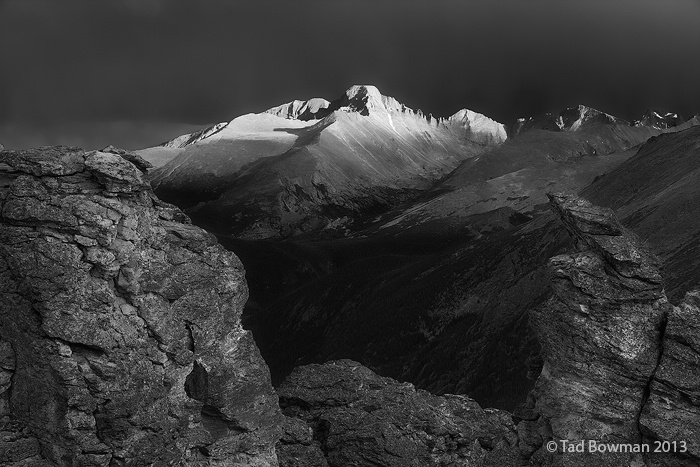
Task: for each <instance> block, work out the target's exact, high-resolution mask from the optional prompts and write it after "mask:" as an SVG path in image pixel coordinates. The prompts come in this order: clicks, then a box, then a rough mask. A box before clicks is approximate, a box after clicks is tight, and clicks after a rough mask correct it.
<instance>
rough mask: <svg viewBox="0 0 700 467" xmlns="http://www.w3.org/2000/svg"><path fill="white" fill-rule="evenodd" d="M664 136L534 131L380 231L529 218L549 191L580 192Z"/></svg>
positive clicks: (591, 129)
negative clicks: (484, 217)
mask: <svg viewBox="0 0 700 467" xmlns="http://www.w3.org/2000/svg"><path fill="white" fill-rule="evenodd" d="M659 133H660V131H659V130H657V129H654V128H650V127H632V126H630V125H628V124H626V123H625V124H619V123H614V124H595V125H589V126H588V127H586V128H583V129H580V130H578V131H548V130H530V131H527V132H524V133H522V134H520V135H518V136H516V137H514V138H511V139H509V140H508V141H506V142H505V143H504V144H502V145H500V146H498V147H495V148H493V149H492V150H491V151H488V152H486V153H485V154H483V155H481V156H479V157H474V158H472V159H469V160H465V161H463V162H462V163H461V164H460V165H459V166H458V167H457V168H456V169H455V170H454V171H453V172H452V173H450V174H449V175H448V176H447V177H445V178H444V179H443V180H442V181H441V182H440V183H439V184H437V185H436V186H435V187H434V190H433V191H432V194H433V197H432V198H429V199H427V200H426V201H424V202H423V203H421V204H417V205H414V206H412V207H410V208H409V209H402V210H396V211H395V212H389V213H388V214H387V215H385V216H384V217H383V218H382V220H381V221H380V222H379V223H380V224H382V225H381V226H380V227H379V228H394V229H397V230H404V229H415V228H420V229H423V230H425V229H436V230H443V229H453V228H455V226H460V225H464V223H465V219H466V218H469V217H470V216H474V215H476V214H483V213H487V212H490V211H493V210H496V209H504V208H507V209H510V210H511V211H512V212H518V213H520V214H524V215H529V213H531V212H532V211H533V210H534V209H535V207H536V206H538V205H540V204H543V203H545V202H546V200H547V198H546V196H545V193H546V192H547V191H553V190H554V191H562V190H568V191H574V192H576V191H578V190H580V189H582V188H583V187H585V186H586V185H588V184H589V183H591V182H592V181H593V180H594V179H595V178H596V177H598V176H600V175H602V174H604V173H606V172H609V171H610V170H612V169H614V168H615V167H617V166H618V165H619V164H621V163H622V162H624V161H625V160H626V159H628V158H629V157H631V156H632V155H634V153H635V152H636V149H635V148H636V146H638V145H639V144H641V143H643V142H644V141H646V140H647V139H648V138H650V137H651V136H653V135H657V134H659Z"/></svg>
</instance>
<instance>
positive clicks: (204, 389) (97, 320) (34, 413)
mask: <svg viewBox="0 0 700 467" xmlns="http://www.w3.org/2000/svg"><path fill="white" fill-rule="evenodd" d="M1 157H2V162H5V163H6V165H7V166H8V167H9V169H8V168H6V169H4V172H3V177H5V178H6V179H7V180H9V182H8V183H7V184H3V185H0V201H1V203H2V206H0V207H1V212H2V223H1V224H0V324H2V326H0V339H1V340H0V400H3V399H2V398H3V397H5V400H6V403H5V404H4V405H0V407H5V408H4V409H3V410H4V411H5V412H7V415H8V416H9V419H8V420H9V421H8V422H7V423H10V421H11V423H12V425H11V426H10V425H8V426H9V428H7V429H6V430H5V431H7V433H10V434H9V435H8V436H6V437H5V438H6V439H5V438H3V439H4V441H3V442H7V443H10V442H11V443H12V445H11V446H10V445H8V446H4V447H5V448H6V449H4V452H16V453H18V454H16V455H15V454H12V456H13V457H12V458H11V459H9V460H7V462H10V463H12V462H14V463H15V465H29V464H27V463H28V462H35V461H36V462H39V461H40V460H41V459H45V462H49V463H50V464H47V465H61V466H64V465H65V466H67V465H84V466H88V465H89V466H107V465H172V464H178V465H192V466H194V465H196V466H206V465H227V466H229V465H230V466H243V465H255V466H274V465H277V459H276V454H275V448H274V446H275V442H276V441H277V439H278V438H279V435H280V432H279V428H278V425H279V424H280V422H281V420H282V417H281V415H280V413H279V406H278V404H277V396H276V394H275V393H274V391H273V389H272V387H271V385H270V379H269V372H268V369H267V366H266V365H265V364H264V362H263V360H262V358H261V357H260V354H259V352H258V350H257V347H256V346H255V343H254V342H253V340H252V337H251V335H250V334H249V333H248V332H247V331H244V330H243V329H242V328H241V324H240V314H241V311H242V307H243V304H244V303H245V301H246V299H247V294H248V291H247V286H246V283H245V280H244V271H243V267H242V265H241V263H240V261H239V260H238V258H236V257H235V256H234V255H233V254H232V253H229V252H227V251H225V250H224V249H223V248H222V247H220V246H219V245H218V244H217V243H216V240H215V238H214V237H213V236H212V235H210V234H208V233H206V232H205V231H203V230H201V229H199V228H197V227H194V226H192V225H189V224H188V222H189V220H188V219H187V218H186V216H184V215H183V214H182V213H181V212H179V210H177V208H174V207H173V206H169V205H166V204H164V203H162V202H161V201H159V200H157V199H156V198H155V197H154V195H153V194H152V192H151V191H150V188H149V187H148V185H147V184H146V183H145V182H144V181H143V179H142V177H141V172H140V170H139V169H138V168H137V167H135V166H134V165H133V164H132V163H131V162H129V160H128V158H125V157H123V156H122V155H120V154H114V153H105V152H92V153H87V154H85V153H84V152H83V151H81V150H76V149H72V148H63V147H57V148H48V149H36V150H27V151H5V152H3V153H2V156H1ZM0 170H3V169H2V168H0ZM182 222H185V224H183V223H182ZM9 373H11V378H9V380H8V378H7V374H9ZM6 380H8V381H9V384H10V387H9V389H7V388H6V386H8V381H6ZM3 381H4V383H3ZM3 388H5V389H3ZM8 394H9V400H8V398H7V397H6V396H7V395H8ZM0 415H1V414H0ZM0 451H3V449H0ZM39 454H40V455H39ZM37 456H39V457H37ZM10 465H12V464H10ZM37 465H39V464H37Z"/></svg>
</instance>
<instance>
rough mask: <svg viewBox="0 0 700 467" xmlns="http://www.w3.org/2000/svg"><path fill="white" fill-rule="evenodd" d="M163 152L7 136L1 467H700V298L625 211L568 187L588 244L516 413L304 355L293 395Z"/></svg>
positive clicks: (563, 283) (558, 287)
mask: <svg viewBox="0 0 700 467" xmlns="http://www.w3.org/2000/svg"><path fill="white" fill-rule="evenodd" d="M146 167H147V166H146V163H145V161H143V160H141V159H140V158H138V156H136V155H134V154H132V153H129V152H128V151H123V150H118V149H116V148H105V149H104V150H102V151H93V152H84V151H82V150H80V149H76V148H67V147H54V148H40V149H33V150H26V151H4V152H0V213H1V214H0V215H1V217H0V221H1V222H0V465H12V466H120V465H123V466H146V465H156V466H161V465H162V466H165V465H184V466H208V465H212V466H213V465H216V466H276V465H282V466H290V467H291V466H297V467H301V466H309V467H310V466H348V465H356V466H377V465H381V466H397V467H398V466H438V465H440V466H493V467H496V466H498V467H510V466H512V467H516V466H523V465H541V466H596V467H600V466H636V467H641V466H666V467H671V466H697V465H700V371H698V370H699V369H700V293H698V292H691V293H689V294H688V295H687V297H686V299H685V301H684V302H683V303H681V304H680V305H679V306H673V305H671V304H670V303H669V302H668V300H667V299H666V296H665V294H664V290H663V283H662V279H661V275H660V272H659V263H658V261H657V260H656V259H655V258H654V257H653V256H652V255H650V254H649V253H648V252H647V250H646V249H645V248H644V246H643V245H642V244H641V243H640V242H639V240H638V239H636V238H635V236H634V235H633V234H631V233H630V232H629V231H627V230H626V229H624V228H623V227H622V226H621V225H620V224H619V222H618V221H617V220H616V219H615V217H614V215H613V213H612V212H611V211H609V210H605V209H601V208H597V207H595V206H592V205H590V204H589V203H587V202H586V201H584V200H581V199H579V198H576V197H574V196H567V195H560V194H557V195H551V196H550V202H551V205H552V207H553V209H554V211H555V212H556V213H558V214H559V216H560V217H561V219H562V221H563V223H564V225H565V227H566V228H567V229H568V231H569V232H570V234H571V235H572V236H573V237H574V238H575V239H576V244H577V250H578V251H577V252H575V253H572V254H569V255H562V256H557V257H555V258H553V259H552V260H551V262H550V266H551V267H550V269H551V275H552V294H551V297H550V299H549V300H548V301H547V302H546V303H545V304H544V305H543V306H541V307H540V308H538V309H535V310H531V318H532V319H531V321H532V325H533V327H534V328H535V331H536V332H537V335H538V338H539V340H540V342H541V344H542V357H543V361H544V366H543V369H542V372H541V375H540V377H539V379H538V382H537V385H536V388H535V390H534V391H533V393H532V394H531V395H530V397H529V399H528V401H527V403H526V404H525V405H524V406H523V407H521V408H520V409H519V410H518V411H516V413H515V414H513V415H511V414H508V413H506V412H503V411H499V410H492V409H482V408H481V407H479V405H478V404H476V402H474V401H473V400H471V399H470V398H468V397H466V396H453V395H445V396H435V395H432V394H429V393H427V392H425V391H420V390H416V389H415V388H414V387H413V386H412V385H411V384H408V383H399V382H397V381H394V380H392V379H389V378H383V377H380V376H378V375H376V374H375V373H373V372H372V371H370V370H369V369H367V368H365V367H363V366H362V365H360V364H359V363H356V362H352V361H349V360H342V361H336V362H329V363H326V364H323V365H306V366H303V367H299V368H297V369H296V370H295V371H294V372H293V373H292V375H290V377H289V378H288V379H287V380H286V381H285V382H284V383H283V384H282V386H281V387H280V388H279V390H278V394H279V402H278V395H277V394H276V393H275V392H274V391H273V389H272V387H271V385H270V379H269V372H268V369H267V367H266V366H265V364H264V362H263V361H262V359H261V358H260V355H259V352H258V350H257V348H256V346H255V343H254V342H253V340H252V338H251V336H250V334H249V333H247V332H246V331H244V330H243V329H242V328H241V325H240V313H241V310H242V306H243V304H244V302H245V300H246V298H247V288H246V284H245V280H244V277H243V268H242V266H241V264H240V262H239V261H238V259H237V258H236V257H235V256H234V255H233V254H232V253H229V252H227V251H225V250H224V249H222V248H221V247H220V246H219V245H218V244H217V243H216V241H215V239H214V238H213V237H212V236H211V235H209V234H208V233H206V232H205V231H203V230H201V229H199V228H197V227H194V226H192V225H191V224H190V223H189V220H188V219H187V217H186V216H184V215H183V214H182V213H181V212H180V211H179V210H178V209H177V208H175V207H173V206H171V205H168V204H165V203H162V202H161V201H159V200H158V199H157V198H156V197H155V196H154V195H153V193H152V192H151V190H150V188H149V186H148V185H147V184H146V183H145V182H144V179H143V177H142V170H145V169H146ZM562 440H567V441H568V443H569V444H568V445H570V446H578V445H579V443H580V442H586V443H588V442H589V441H590V440H593V441H595V442H598V443H609V444H611V445H613V444H616V445H623V444H628V445H630V446H632V445H634V446H640V445H648V446H650V447H651V450H652V451H653V450H654V449H655V448H657V446H658V447H660V448H661V451H666V452H659V453H654V452H649V453H645V452H641V453H635V452H623V453H609V452H606V453H591V452H585V451H584V452H571V453H570V452H562V451H563V449H564V448H565V445H564V444H563V441H562ZM552 442H554V443H555V444H554V447H555V449H554V451H555V452H550V451H551V449H548V447H551V446H552V444H551V443H552ZM674 442H675V444H671V443H674ZM586 446H588V444H586ZM681 451H682V452H681Z"/></svg>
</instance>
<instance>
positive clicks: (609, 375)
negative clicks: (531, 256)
mask: <svg viewBox="0 0 700 467" xmlns="http://www.w3.org/2000/svg"><path fill="white" fill-rule="evenodd" d="M549 198H550V203H551V205H552V207H553V209H554V211H555V212H557V213H558V214H559V216H560V218H561V219H562V221H563V223H564V225H565V226H566V228H567V230H568V231H569V233H570V234H571V236H572V237H573V238H574V239H575V241H576V246H577V250H578V251H577V252H576V253H573V254H567V255H560V256H556V257H554V258H552V259H551V260H550V270H551V275H552V286H553V293H552V296H551V298H550V299H549V300H548V301H547V302H546V303H545V304H544V305H543V306H540V307H538V308H536V309H534V310H532V311H531V319H532V324H533V327H534V329H535V332H536V333H537V336H538V339H539V341H540V343H541V345H542V356H543V360H544V366H543V368H542V372H541V374H540V377H539V379H538V381H537V384H536V387H535V390H534V391H533V393H532V394H531V397H530V399H529V400H528V403H527V404H526V406H525V407H524V409H522V410H520V411H519V412H518V413H517V415H518V416H519V417H522V418H524V420H523V421H522V422H521V423H520V424H519V426H518V431H519V435H520V440H521V442H520V447H521V451H522V452H523V455H524V456H525V457H527V456H530V455H532V457H531V460H532V462H533V463H534V464H535V465H557V466H559V465H562V466H564V465H566V466H569V465H571V466H593V465H595V466H601V465H609V466H619V465H624V466H627V465H635V466H642V465H684V466H686V465H687V466H691V465H698V462H700V459H699V458H698V457H697V452H698V451H697V448H698V446H700V443H698V436H699V435H698V433H699V431H698V423H699V422H698V420H700V416H699V415H698V414H699V413H700V412H699V411H698V408H699V407H698V405H699V404H698V402H700V397H698V395H700V392H698V389H700V384H699V383H700V380H698V378H697V377H696V375H695V374H694V373H696V372H697V368H698V363H700V357H699V354H698V349H700V346H699V345H698V340H697V332H698V329H700V327H699V326H700V320H699V318H698V307H697V305H698V301H697V296H696V295H692V296H691V297H689V298H688V300H687V302H686V303H684V304H683V305H681V307H679V308H675V307H673V306H672V305H671V304H670V303H669V302H668V300H667V298H666V295H665V293H664V291H663V285H662V281H661V276H660V273H659V262H658V260H657V259H656V258H655V257H653V256H652V255H651V254H650V253H649V252H648V251H647V250H646V248H645V247H644V246H642V245H641V244H640V242H639V241H638V239H637V238H636V237H635V236H634V235H633V234H632V233H631V232H629V231H628V230H626V229H625V228H624V227H622V226H621V225H620V223H619V222H618V221H617V219H616V218H615V216H614V215H613V213H612V210H610V209H606V208H599V207H596V206H593V205H591V204H590V203H588V202H587V201H585V200H583V199H581V198H577V197H574V196H567V195H562V194H555V195H549ZM667 320H668V325H667ZM686 422H687V423H686ZM550 440H555V441H557V442H558V443H559V440H570V441H571V442H572V443H575V442H578V441H579V440H584V441H585V443H588V442H589V441H588V440H595V441H597V442H603V443H642V442H645V443H648V444H649V445H650V446H651V449H652V451H653V448H654V441H677V442H679V441H681V440H683V441H685V442H686V443H687V448H688V452H687V453H686V454H683V455H675V456H674V455H671V456H669V457H668V458H667V459H663V458H659V457H658V456H655V455H654V454H646V455H642V454H636V453H618V454H615V453H606V454H605V455H601V454H593V453H582V454H576V453H562V452H561V444H558V447H559V449H558V452H557V453H556V454H554V455H552V454H551V453H547V451H546V450H545V449H544V447H543V443H545V442H546V441H550ZM679 449H680V447H679ZM688 456H690V457H688ZM692 456H695V457H692ZM666 462H668V463H666Z"/></svg>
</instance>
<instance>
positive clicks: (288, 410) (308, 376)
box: [278, 360, 520, 467]
mask: <svg viewBox="0 0 700 467" xmlns="http://www.w3.org/2000/svg"><path fill="white" fill-rule="evenodd" d="M278 392H279V395H280V406H281V407H282V409H283V412H284V413H285V415H287V416H288V417H289V418H288V423H287V424H286V428H285V431H286V434H285V436H283V438H282V440H281V441H280V443H279V444H278V453H279V456H280V464H281V465H283V466H311V465H319V466H320V465H326V463H324V461H319V462H318V463H316V461H312V460H311V459H312V457H311V456H312V455H313V456H314V457H313V459H318V458H319V456H320V455H321V454H322V455H323V456H324V457H325V462H327V465H329V466H349V465H356V466H374V465H381V466H396V467H404V466H416V467H423V466H439V465H440V466H441V465H469V466H494V467H495V466H499V467H501V466H502V467H508V466H516V465H519V463H520V456H519V452H518V449H517V446H516V445H517V435H516V432H515V426H514V424H513V422H512V420H511V417H510V414H508V413H506V412H503V411H500V410H493V409H486V410H483V409H482V408H481V407H479V405H478V404H477V403H476V402H475V401H474V400H472V399H470V398H469V397H466V396H454V395H446V396H434V395H432V394H430V393H428V392H425V391H421V390H416V389H415V388H414V387H413V385H411V384H410V383H399V382H397V381H395V380H393V379H390V378H383V377H381V376H378V375H377V374H375V373H374V372H372V371H371V370H369V369H367V368H365V367H363V366H362V365H360V364H359V363H356V362H353V361H351V360H339V361H333V362H328V363H325V364H323V365H307V366H302V367H298V368H297V369H296V370H294V372H293V373H292V374H291V375H290V376H289V378H288V379H287V380H286V381H285V382H284V383H283V384H282V386H281V387H280V388H279V391H278ZM309 428H310V430H309ZM305 430H306V434H305V435H304V436H301V435H300V433H305Z"/></svg>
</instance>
